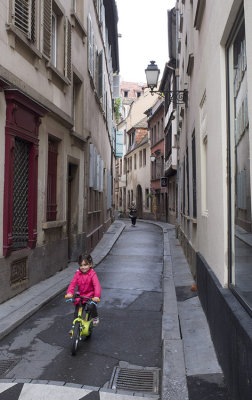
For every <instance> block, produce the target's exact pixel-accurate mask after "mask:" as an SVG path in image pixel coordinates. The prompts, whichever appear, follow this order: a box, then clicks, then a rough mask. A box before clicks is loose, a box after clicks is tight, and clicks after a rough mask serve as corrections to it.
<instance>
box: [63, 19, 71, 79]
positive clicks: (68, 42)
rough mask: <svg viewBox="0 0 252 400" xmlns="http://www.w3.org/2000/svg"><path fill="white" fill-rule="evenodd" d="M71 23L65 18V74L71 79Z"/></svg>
mask: <svg viewBox="0 0 252 400" xmlns="http://www.w3.org/2000/svg"><path fill="white" fill-rule="evenodd" d="M71 29H72V28H71V23H70V21H69V19H68V18H66V19H65V76H66V77H67V78H68V79H69V80H70V81H71V76H72V57H71V51H72V41H71V38H72V31H71Z"/></svg>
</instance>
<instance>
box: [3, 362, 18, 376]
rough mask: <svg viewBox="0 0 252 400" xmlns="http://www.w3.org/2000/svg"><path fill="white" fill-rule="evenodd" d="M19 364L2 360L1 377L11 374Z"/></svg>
mask: <svg viewBox="0 0 252 400" xmlns="http://www.w3.org/2000/svg"><path fill="white" fill-rule="evenodd" d="M17 363H18V360H0V376H3V375H5V374H6V373H7V372H9V371H10V370H11V369H12V368H14V367H15V365H16V364H17Z"/></svg>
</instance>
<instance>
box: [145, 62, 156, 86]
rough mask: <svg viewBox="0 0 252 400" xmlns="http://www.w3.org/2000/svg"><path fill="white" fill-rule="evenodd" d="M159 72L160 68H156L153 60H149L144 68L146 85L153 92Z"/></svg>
mask: <svg viewBox="0 0 252 400" xmlns="http://www.w3.org/2000/svg"><path fill="white" fill-rule="evenodd" d="M159 74H160V69H158V66H157V64H155V61H151V62H150V64H149V65H148V67H147V68H146V70H145V75H146V80H147V86H148V88H150V90H151V92H153V89H154V87H157V82H158V77H159Z"/></svg>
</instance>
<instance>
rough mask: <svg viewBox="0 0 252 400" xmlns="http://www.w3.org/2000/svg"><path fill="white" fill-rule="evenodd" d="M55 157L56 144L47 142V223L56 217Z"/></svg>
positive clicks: (56, 152)
mask: <svg viewBox="0 0 252 400" xmlns="http://www.w3.org/2000/svg"><path fill="white" fill-rule="evenodd" d="M57 157H58V143H57V142H56V141H54V140H49V141H48V177H47V213H46V218H47V221H55V220H56V217H57Z"/></svg>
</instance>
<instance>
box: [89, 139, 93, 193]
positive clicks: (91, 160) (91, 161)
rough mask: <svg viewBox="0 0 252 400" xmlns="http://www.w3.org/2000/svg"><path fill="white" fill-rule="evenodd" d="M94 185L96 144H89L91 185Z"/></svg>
mask: <svg viewBox="0 0 252 400" xmlns="http://www.w3.org/2000/svg"><path fill="white" fill-rule="evenodd" d="M93 186H94V145H93V144H92V143H90V145H89V187H93Z"/></svg>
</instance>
